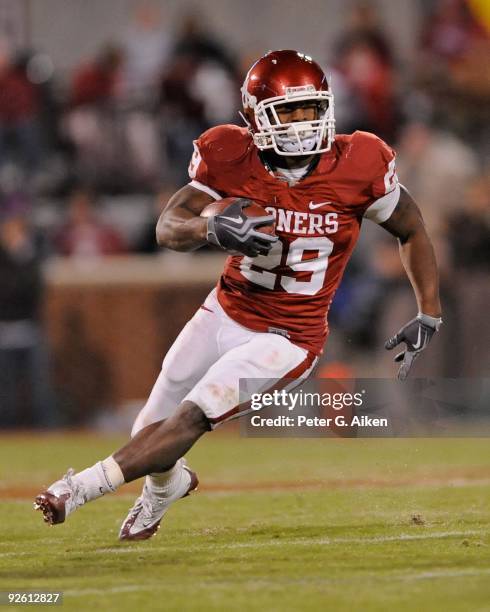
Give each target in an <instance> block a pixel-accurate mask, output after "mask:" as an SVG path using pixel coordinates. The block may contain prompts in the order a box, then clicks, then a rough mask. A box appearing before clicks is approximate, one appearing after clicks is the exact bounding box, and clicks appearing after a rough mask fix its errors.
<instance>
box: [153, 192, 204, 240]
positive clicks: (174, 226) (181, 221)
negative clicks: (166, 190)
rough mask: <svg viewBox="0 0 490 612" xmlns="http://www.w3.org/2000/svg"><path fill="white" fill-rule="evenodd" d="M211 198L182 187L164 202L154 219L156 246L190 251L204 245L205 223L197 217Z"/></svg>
mask: <svg viewBox="0 0 490 612" xmlns="http://www.w3.org/2000/svg"><path fill="white" fill-rule="evenodd" d="M214 201H215V200H214V198H212V197H211V196H210V195H208V194H207V193H204V191H200V190H199V189H195V188H194V187H192V186H191V185H185V186H184V187H182V189H179V191H177V192H176V193H175V194H174V195H173V196H172V197H171V198H170V200H169V201H168V203H167V205H166V206H165V208H164V209H163V211H162V214H161V215H160V218H159V219H158V223H157V229H156V237H157V243H158V244H159V245H160V246H163V247H167V248H168V249H172V250H174V251H193V250H194V249H197V248H199V247H201V246H202V245H203V244H205V243H206V229H207V220H206V219H203V218H201V217H200V216H199V215H200V213H201V211H202V210H203V209H204V208H205V207H206V206H207V205H208V204H211V202H214Z"/></svg>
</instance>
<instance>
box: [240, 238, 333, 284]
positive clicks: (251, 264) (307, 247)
mask: <svg viewBox="0 0 490 612" xmlns="http://www.w3.org/2000/svg"><path fill="white" fill-rule="evenodd" d="M333 247H334V244H333V242H332V241H331V240H330V239H329V238H325V237H318V238H296V239H295V240H293V241H292V242H290V243H285V242H281V241H279V242H276V244H275V245H274V246H273V247H272V249H271V250H270V251H269V254H268V255H259V256H258V257H253V258H252V257H244V258H243V259H242V261H241V263H240V271H241V273H242V274H243V276H244V277H245V278H247V279H248V280H249V281H251V282H252V283H255V284H256V285H260V286H261V287H265V288H266V289H274V288H275V287H277V285H276V282H279V285H280V286H281V287H282V288H283V289H284V290H285V291H287V292H288V293H300V294H302V295H315V293H318V291H320V289H321V288H322V287H323V281H324V280H325V274H326V273H327V268H328V258H329V256H330V254H331V253H332V249H333ZM306 251H308V252H310V253H311V254H312V255H313V254H315V253H316V254H315V256H314V257H310V258H305V252H306ZM284 254H286V258H285V261H284V264H283V266H281V272H282V270H283V269H284V266H288V267H289V269H290V270H291V273H294V272H310V275H309V278H308V279H307V280H299V279H298V278H296V276H295V275H294V274H291V276H289V275H288V274H284V273H278V272H273V271H272V270H274V268H277V267H278V266H280V265H281V262H282V260H283V256H284Z"/></svg>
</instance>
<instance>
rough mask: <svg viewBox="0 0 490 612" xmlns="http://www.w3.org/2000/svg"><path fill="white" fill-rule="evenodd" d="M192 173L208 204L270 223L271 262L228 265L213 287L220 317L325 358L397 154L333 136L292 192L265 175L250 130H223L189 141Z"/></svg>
mask: <svg viewBox="0 0 490 612" xmlns="http://www.w3.org/2000/svg"><path fill="white" fill-rule="evenodd" d="M189 175H190V178H191V179H192V181H191V185H193V186H195V187H197V188H199V189H204V190H205V191H207V192H208V193H210V194H211V195H213V196H214V197H216V198H220V197H232V196H236V197H244V198H249V199H251V200H254V201H255V202H257V203H258V204H260V205H262V206H263V207H265V208H266V210H267V211H269V212H270V213H272V214H273V215H274V216H275V219H276V234H277V236H279V241H278V242H277V243H276V244H275V246H274V247H273V249H272V250H271V251H270V252H269V254H268V255H267V256H263V255H260V256H258V257H255V258H250V257H245V256H243V257H240V256H233V257H229V258H228V259H227V261H226V265H225V269H224V271H223V274H222V276H221V278H220V280H219V283H218V299H219V302H220V304H221V305H222V307H223V308H224V310H225V312H226V313H227V314H228V315H229V316H230V317H231V318H233V319H234V320H236V321H237V322H238V323H240V324H241V325H243V326H245V327H248V328H250V329H254V330H257V331H263V332H275V333H280V334H283V335H285V336H286V337H288V338H290V340H291V341H292V342H294V343H296V344H298V345H300V346H302V347H304V348H306V349H307V350H309V351H312V352H314V353H315V354H319V353H321V351H322V347H323V345H324V343H325V339H326V336H327V334H328V324H327V314H328V310H329V307H330V304H331V302H332V299H333V296H334V294H335V291H336V289H337V287H338V285H339V283H340V280H341V278H342V274H343V272H344V269H345V266H346V264H347V261H348V260H349V257H350V255H351V253H352V250H353V248H354V245H355V243H356V241H357V238H358V235H359V229H360V225H361V221H362V218H363V216H364V214H365V213H366V210H368V208H369V207H370V206H372V205H373V203H375V202H376V201H378V202H379V201H380V198H383V197H384V196H385V195H386V194H388V193H391V192H392V191H394V190H395V188H397V177H396V173H395V163H394V152H393V151H392V150H391V149H390V148H389V147H388V146H387V145H386V144H385V143H384V142H383V141H382V140H380V139H379V138H377V137H376V136H374V135H373V134H368V133H366V132H355V133H354V134H352V135H338V136H336V138H335V142H334V145H333V147H332V149H331V150H330V151H328V152H327V153H323V154H322V155H321V157H320V160H319V162H318V164H317V165H316V167H315V169H314V170H313V171H312V172H311V173H310V174H308V175H307V176H306V177H305V178H303V179H301V180H300V181H298V182H297V183H295V184H293V185H289V183H288V181H287V180H284V179H283V178H282V177H278V176H277V175H274V174H272V173H271V172H269V171H268V170H267V169H266V167H265V166H264V164H263V163H262V161H261V160H260V157H259V154H258V150H257V148H256V147H255V146H254V144H253V142H252V138H251V136H250V135H249V133H248V132H247V129H246V128H239V127H236V126H232V125H223V126H218V127H215V128H211V129H210V130H208V131H207V132H205V133H204V134H203V135H202V136H201V137H200V138H199V139H198V140H196V141H195V143H194V155H193V157H192V160H191V163H190V165H189ZM373 208H374V206H373Z"/></svg>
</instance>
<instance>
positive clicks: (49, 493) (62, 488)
mask: <svg viewBox="0 0 490 612" xmlns="http://www.w3.org/2000/svg"><path fill="white" fill-rule="evenodd" d="M74 474H75V471H74V470H73V469H69V470H68V472H67V473H66V474H65V476H63V478H62V479H61V480H57V481H56V482H54V483H53V484H52V485H51V486H50V487H48V489H46V491H43V492H42V493H40V494H39V495H38V496H37V497H36V499H35V501H34V509H35V510H41V512H42V513H43V518H44V521H45V522H46V523H48V525H58V524H59V523H64V521H65V519H66V517H67V516H68V515H69V514H71V513H72V512H73V511H74V510H76V509H77V508H79V507H80V506H83V504H84V503H85V502H86V497H85V491H84V490H83V487H82V486H81V485H80V484H79V483H77V482H74V480H73V475H74Z"/></svg>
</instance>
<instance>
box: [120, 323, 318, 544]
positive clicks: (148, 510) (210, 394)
mask: <svg viewBox="0 0 490 612" xmlns="http://www.w3.org/2000/svg"><path fill="white" fill-rule="evenodd" d="M233 326H234V327H235V328H236V327H237V326H236V324H235V323H233ZM233 326H231V327H232V329H229V327H230V326H226V325H225V326H224V327H223V328H222V330H221V331H222V332H223V333H222V334H221V340H222V344H223V345H225V346H226V345H230V344H233V337H234V336H235V333H234V332H237V333H239V334H241V332H242V328H237V329H233ZM227 327H228V329H226V328H227ZM230 332H231V333H230ZM247 333H249V342H247V343H245V344H241V345H239V346H235V347H233V349H230V350H229V351H227V352H226V353H225V354H224V355H223V356H222V357H221V359H220V360H219V361H218V362H217V363H216V364H214V365H213V366H212V367H211V368H210V369H209V371H208V372H207V373H206V374H205V375H204V377H203V378H202V380H201V381H199V382H198V383H197V385H196V386H195V388H194V389H193V390H192V391H191V392H190V393H189V394H188V396H187V398H186V400H185V401H184V402H183V403H182V405H181V406H180V407H179V409H178V411H177V412H176V413H175V415H172V416H171V417H169V419H168V420H166V421H165V422H163V423H161V424H160V425H158V426H157V427H155V428H154V429H152V433H151V436H149V437H148V438H147V439H145V441H144V444H138V445H137V446H136V445H135V441H133V440H132V441H131V442H130V443H129V444H127V445H126V447H125V448H123V449H121V450H120V451H118V452H117V453H116V454H115V455H114V459H115V460H116V461H117V463H118V464H119V466H120V467H121V469H122V471H123V472H124V474H125V478H126V480H129V479H130V478H137V477H138V476H139V475H141V474H143V473H145V472H146V470H148V469H150V468H151V469H159V468H160V466H163V467H164V468H166V467H167V465H168V463H167V462H171V461H173V459H174V457H175V455H176V454H179V453H182V454H183V453H185V452H186V450H187V448H188V444H190V442H191V441H190V439H189V437H190V436H191V434H192V432H193V435H196V434H199V432H198V431H196V430H195V424H194V419H197V420H198V422H200V421H201V419H202V415H203V411H202V410H201V408H200V406H201V407H202V406H206V413H207V415H208V417H209V419H206V422H207V423H208V424H209V423H212V424H213V426H214V425H215V424H218V423H219V422H220V421H222V420H224V419H226V418H233V415H234V416H236V411H237V409H238V406H237V404H238V402H239V394H238V382H239V379H240V378H243V377H245V378H251V379H257V378H260V382H259V383H258V384H259V385H260V387H263V386H265V387H266V388H270V387H271V386H273V385H274V383H277V382H279V386H280V387H282V386H283V385H284V384H285V381H284V380H282V377H284V376H285V377H287V378H291V377H292V378H295V379H297V378H302V377H304V376H305V375H306V374H307V371H308V369H311V368H312V365H313V361H314V358H313V356H311V355H308V354H307V352H306V351H304V350H303V349H300V348H299V347H297V346H294V345H292V344H291V343H290V342H289V341H287V340H285V339H284V338H281V337H278V336H273V335H272V334H256V333H254V332H250V331H248V330H247ZM277 379H280V380H279V381H278V380H277ZM254 382H255V381H254ZM281 383H282V384H281ZM257 390H258V389H251V390H250V392H251V393H252V392H255V391H257ZM191 400H192V401H191ZM187 421H189V423H187ZM181 428H183V431H184V432H187V436H188V438H187V439H186V436H185V435H177V436H176V435H175V431H176V430H179V429H181ZM176 443H178V444H181V445H182V446H181V447H180V448H177V447H176ZM176 466H178V463H177V464H176ZM184 469H186V468H185V467H184ZM173 470H176V467H174V468H173ZM191 474H192V473H191ZM147 481H148V477H147ZM194 484H197V482H196V481H194ZM191 485H192V483H189V480H187V481H184V482H183V483H182V480H181V481H180V486H181V488H180V489H177V491H178V495H179V498H180V497H182V496H184V495H185V494H187V492H188V491H189V490H190V487H191ZM186 487H188V488H186ZM174 490H175V489H174ZM175 495H176V494H175V493H174V494H172V493H171V492H170V491H169V490H168V488H167V489H165V490H161V489H160V490H158V489H156V490H155V487H153V489H152V490H148V488H147V485H146V484H145V489H144V491H143V495H142V496H141V497H140V498H138V500H137V502H136V504H135V505H134V506H133V508H132V510H131V511H130V513H129V514H128V516H127V517H126V519H125V521H124V522H123V524H122V527H121V531H120V534H119V537H120V539H122V540H143V539H147V538H149V537H151V536H152V535H154V534H155V533H156V532H157V530H158V528H159V525H160V521H161V519H162V517H163V516H164V514H165V512H166V511H167V509H168V506H169V505H170V504H171V503H173V501H175V499H176V497H175Z"/></svg>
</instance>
